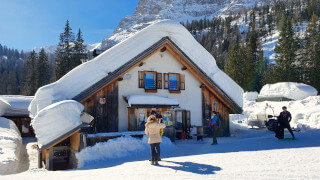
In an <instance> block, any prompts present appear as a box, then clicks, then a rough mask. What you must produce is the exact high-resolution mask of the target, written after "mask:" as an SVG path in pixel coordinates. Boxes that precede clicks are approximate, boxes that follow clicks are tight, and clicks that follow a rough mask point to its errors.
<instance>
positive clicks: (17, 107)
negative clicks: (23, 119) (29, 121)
mask: <svg viewBox="0 0 320 180" xmlns="http://www.w3.org/2000/svg"><path fill="white" fill-rule="evenodd" d="M32 99H33V96H19V95H2V96H0V116H28V115H29V111H28V106H29V105H30V103H31V101H32Z"/></svg>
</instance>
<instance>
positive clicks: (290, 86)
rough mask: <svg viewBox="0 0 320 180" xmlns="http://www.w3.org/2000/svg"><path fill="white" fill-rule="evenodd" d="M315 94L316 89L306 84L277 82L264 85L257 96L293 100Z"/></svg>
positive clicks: (316, 92)
mask: <svg viewBox="0 0 320 180" xmlns="http://www.w3.org/2000/svg"><path fill="white" fill-rule="evenodd" d="M317 94H318V91H317V90H316V89H315V88H314V87H312V86H310V85H307V84H303V83H294V82H279V83H275V84H266V85H264V86H263V87H262V89H261V91H260V93H259V98H274V97H285V98H288V99H293V100H301V99H304V98H306V97H309V96H316V95H317Z"/></svg>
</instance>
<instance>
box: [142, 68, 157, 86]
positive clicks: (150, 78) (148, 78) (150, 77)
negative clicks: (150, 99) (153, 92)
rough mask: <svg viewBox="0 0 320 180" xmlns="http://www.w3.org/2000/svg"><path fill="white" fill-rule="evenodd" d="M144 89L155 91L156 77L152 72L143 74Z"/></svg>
mask: <svg viewBox="0 0 320 180" xmlns="http://www.w3.org/2000/svg"><path fill="white" fill-rule="evenodd" d="M144 83H145V84H144V88H145V89H156V77H155V73H154V72H145V73H144Z"/></svg>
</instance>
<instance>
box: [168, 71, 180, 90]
mask: <svg viewBox="0 0 320 180" xmlns="http://www.w3.org/2000/svg"><path fill="white" fill-rule="evenodd" d="M178 82H179V77H178V74H169V90H179V89H178Z"/></svg>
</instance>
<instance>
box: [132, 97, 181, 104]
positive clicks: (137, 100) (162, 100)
mask: <svg viewBox="0 0 320 180" xmlns="http://www.w3.org/2000/svg"><path fill="white" fill-rule="evenodd" d="M127 99H128V104H129V106H131V104H156V105H177V106H178V105H179V102H178V100H177V99H175V98H166V97H161V96H156V95H138V94H137V95H130V96H127Z"/></svg>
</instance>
